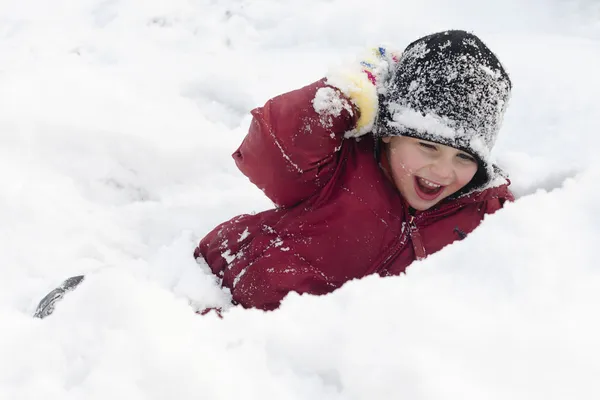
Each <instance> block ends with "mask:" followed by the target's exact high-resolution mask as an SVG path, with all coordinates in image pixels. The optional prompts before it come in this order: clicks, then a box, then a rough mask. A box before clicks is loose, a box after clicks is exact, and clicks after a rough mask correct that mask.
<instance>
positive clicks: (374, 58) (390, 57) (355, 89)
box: [327, 47, 399, 137]
mask: <svg viewBox="0 0 600 400" xmlns="http://www.w3.org/2000/svg"><path fill="white" fill-rule="evenodd" d="M398 58H399V55H398V54H397V53H394V52H391V51H388V50H387V49H386V48H384V47H377V48H372V49H370V50H369V52H368V53H367V54H366V55H365V57H362V59H359V60H358V62H357V63H356V64H355V65H352V66H350V67H349V68H344V69H338V70H336V71H333V72H331V73H330V74H329V75H328V76H327V84H328V85H331V86H334V87H336V88H338V89H339V90H341V91H342V93H344V95H346V96H347V97H348V98H349V99H350V100H351V101H352V102H353V103H354V105H356V107H357V108H358V110H359V112H360V116H359V118H358V120H357V123H356V126H355V127H354V129H353V130H351V131H349V132H346V134H345V136H346V137H358V136H362V135H364V134H366V133H368V132H370V131H371V130H372V129H373V124H374V123H375V118H376V117H377V111H378V108H379V107H378V106H379V100H378V92H379V90H380V89H381V86H382V83H383V82H385V80H386V79H387V76H388V74H389V72H390V69H391V67H392V66H393V65H394V64H395V63H396V62H397V61H398Z"/></svg>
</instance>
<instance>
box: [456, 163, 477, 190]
mask: <svg viewBox="0 0 600 400" xmlns="http://www.w3.org/2000/svg"><path fill="white" fill-rule="evenodd" d="M476 172H477V165H469V166H463V167H461V168H460V169H458V171H457V173H456V177H457V184H459V185H460V186H461V187H462V186H465V185H466V184H467V183H469V182H471V179H473V177H474V176H475V173H476Z"/></svg>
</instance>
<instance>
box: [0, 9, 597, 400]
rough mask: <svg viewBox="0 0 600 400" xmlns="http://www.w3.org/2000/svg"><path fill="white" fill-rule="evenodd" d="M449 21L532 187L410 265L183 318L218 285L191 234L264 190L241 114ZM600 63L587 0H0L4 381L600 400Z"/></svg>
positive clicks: (25, 393) (506, 151)
mask: <svg viewBox="0 0 600 400" xmlns="http://www.w3.org/2000/svg"><path fill="white" fill-rule="evenodd" d="M445 29H465V30H470V31H474V32H475V33H476V34H478V35H480V36H481V37H482V39H483V40H484V41H485V42H486V43H487V44H488V45H489V46H490V47H491V48H492V49H493V50H494V51H495V52H496V53H497V54H498V56H499V57H500V59H501V60H502V62H503V63H504V65H505V66H506V68H507V70H508V72H509V73H510V75H511V77H512V80H513V84H514V90H513V95H512V99H511V104H510V105H509V108H508V111H507V114H506V118H505V123H504V127H503V129H502V131H501V133H500V136H499V139H498V142H497V144H496V148H495V151H494V154H495V157H496V161H497V162H498V164H499V165H500V166H501V167H503V168H504V169H505V170H506V171H508V172H509V173H510V175H511V180H512V188H513V190H514V192H515V194H516V195H517V196H518V200H517V201H516V202H515V203H513V204H510V205H508V206H507V207H506V208H505V209H504V210H502V211H501V212H498V213H496V214H494V215H492V216H490V217H488V218H486V219H485V221H484V222H483V223H482V225H481V226H480V227H479V228H478V229H477V230H476V231H475V232H473V233H472V234H471V235H469V237H467V238H466V239H465V240H463V241H461V242H458V243H456V244H453V245H451V246H449V247H447V248H446V249H444V250H443V251H441V252H439V253H437V254H434V255H433V256H430V257H428V258H427V259H426V260H423V261H420V262H415V263H414V264H413V265H412V266H411V267H410V268H409V270H408V273H407V274H406V275H403V276H401V277H393V278H385V279H382V278H379V277H376V276H371V277H368V278H365V279H362V280H360V281H353V282H350V283H348V284H347V285H345V286H344V287H343V288H342V289H340V290H338V291H336V292H334V293H333V294H331V295H327V296H322V297H313V296H299V295H297V294H292V295H289V296H288V297H287V298H286V300H285V301H284V302H283V304H282V306H281V308H280V309H279V310H277V311H275V312H269V313H265V312H262V311H258V310H244V309H242V308H240V307H231V308H229V309H228V310H226V311H225V312H224V318H223V319H219V318H218V317H217V316H216V315H215V314H214V313H211V314H209V315H206V316H200V315H197V314H195V313H194V311H195V310H199V309H203V308H204V307H207V306H220V305H221V306H223V305H227V304H228V302H229V297H228V294H227V293H226V292H225V291H222V290H221V289H220V288H219V286H218V283H217V281H216V280H215V279H214V277H213V276H212V275H211V274H210V273H209V272H208V271H207V267H206V266H205V265H199V264H197V263H196V261H195V260H194V259H193V256H192V252H193V249H194V247H195V245H196V243H197V241H198V240H199V239H200V238H201V237H202V236H203V235H204V234H206V233H207V232H208V231H209V230H210V229H212V228H213V227H214V226H216V225H217V224H218V223H220V222H222V221H224V220H226V219H229V218H231V217H233V216H234V215H236V214H240V213H244V212H255V211H261V210H264V209H266V208H269V207H270V206H271V204H270V203H269V201H268V200H267V199H266V198H265V197H264V195H263V193H262V192H261V191H260V190H258V189H256V188H254V187H253V186H252V185H251V184H250V183H249V182H248V181H247V179H246V178H245V177H244V176H242V174H241V173H239V172H238V171H237V170H236V168H235V166H234V163H233V161H232V159H231V158H230V154H231V153H232V152H233V151H234V150H235V149H236V147H237V145H238V144H239V143H240V141H241V140H242V138H243V136H244V135H245V132H246V129H247V127H248V125H249V122H250V117H249V111H250V110H251V109H252V108H253V107H255V106H258V105H261V104H262V103H264V101H266V100H267V99H268V98H270V97H272V96H274V95H277V94H279V93H282V92H284V91H287V90H291V89H294V88H298V87H300V86H303V85H305V84H308V83H310V82H312V81H314V80H317V79H319V78H320V77H322V76H323V75H324V74H325V73H326V72H327V70H328V69H329V67H330V66H331V65H333V64H335V63H338V62H339V61H340V60H343V59H352V58H353V55H355V54H358V53H359V52H360V51H362V50H363V49H364V48H366V47H370V46H373V45H377V44H380V43H393V44H394V47H397V48H403V47H404V46H405V45H407V44H408V43H409V42H411V41H412V40H414V39H416V38H418V37H420V36H423V35H425V34H428V33H432V32H435V31H441V30H445ZM598 71H600V7H598V5H597V2H595V1H591V0H590V1H584V0H573V1H563V0H504V1H502V2H499V1H483V0H457V1H454V2H447V1H445V0H423V1H419V2H416V1H407V0H371V1H368V2H365V1H359V0H303V1H297V0H223V1H199V0H170V1H158V0H55V1H43V0H18V1H17V0H5V1H2V2H1V3H0V177H1V182H2V184H1V185H0V221H2V224H0V246H1V247H0V249H1V250H0V265H1V268H0V327H1V329H0V399H11V400H13V399H14V400H17V399H18V400H21V399H36V400H37V399H45V400H50V399H109V398H114V399H128V400H138V399H178V400H185V399H198V398H204V399H332V400H342V399H343V400H355V399H390V398H401V399H411V400H420V399H423V400H425V399H427V400H431V399H489V400H493V399H527V400H531V399H544V400H551V399H566V398H569V399H570V398H574V399H598V398H600V380H599V379H598V376H599V375H600V342H599V341H598V337H600V321H599V320H598V317H597V307H598V304H600V264H599V263H598V254H597V250H598V243H600V183H599V182H600V161H598V157H597V153H598V151H599V149H600V113H599V112H598V110H599V105H598V99H599V98H600V79H598ZM78 274H86V275H87V279H86V280H85V281H84V282H83V283H82V285H81V286H80V287H79V288H78V289H77V290H76V291H74V292H72V293H69V294H68V295H67V296H65V298H64V300H63V301H62V302H61V303H59V305H58V306H57V309H56V311H55V313H54V314H53V315H52V316H51V317H49V318H47V319H44V320H39V319H33V318H31V314H32V313H33V311H34V310H35V307H36V305H37V302H38V301H39V300H40V299H41V297H43V295H45V294H46V293H47V292H48V291H50V290H51V289H53V288H54V287H55V286H57V285H59V284H60V283H61V282H62V281H63V280H64V279H65V278H67V277H69V276H73V275H78Z"/></svg>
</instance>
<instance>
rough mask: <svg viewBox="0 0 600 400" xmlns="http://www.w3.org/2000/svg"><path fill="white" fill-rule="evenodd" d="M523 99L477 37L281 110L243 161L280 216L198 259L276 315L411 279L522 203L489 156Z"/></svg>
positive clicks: (333, 82)
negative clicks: (414, 268) (513, 203)
mask: <svg viewBox="0 0 600 400" xmlns="http://www.w3.org/2000/svg"><path fill="white" fill-rule="evenodd" d="M510 90H511V82H510V79H509V77H508V75H507V74H506V72H505V71H504V68H503V67H502V65H501V64H500V62H499V61H498V59H497V58H496V56H495V55H494V54H493V53H492V52H491V51H490V50H489V49H488V48H487V47H486V46H485V44H484V43H483V42H481V40H480V39H479V38H478V37H476V36H474V35H472V34H469V33H467V32H464V31H447V32H441V33H436V34H433V35H430V36H426V37H423V38H421V39H418V40H417V41H415V42H413V43H412V44H410V45H409V46H408V47H407V48H406V50H405V51H404V52H403V53H402V55H401V56H400V57H396V56H394V55H392V54H388V53H386V51H385V50H384V49H378V50H377V58H375V59H374V60H371V61H369V62H364V63H362V70H360V71H356V72H355V73H353V72H346V73H343V74H341V73H338V74H336V75H332V76H330V77H328V78H327V79H323V80H320V81H318V82H315V83H313V84H311V85H308V86H306V87H304V88H301V89H299V90H295V91H292V92H289V93H285V94H283V95H280V96H277V97H275V98H273V99H271V100H269V101H268V102H267V103H266V104H265V105H264V106H263V107H261V108H257V109H255V110H253V111H252V115H253V117H254V118H253V120H252V123H251V125H250V128H249V132H248V135H247V136H246V138H245V139H244V141H243V143H242V144H241V146H240V148H239V149H238V150H237V151H236V152H235V153H234V154H233V158H234V159H235V162H236V164H237V166H238V168H239V169H240V170H241V171H242V173H244V174H245V175H246V176H247V177H248V178H249V179H250V180H251V181H252V182H253V183H254V184H255V185H256V186H257V187H259V188H260V189H262V190H263V191H264V193H265V194H266V195H267V196H268V197H269V198H270V199H271V200H272V201H273V202H274V203H275V204H276V205H277V208H275V209H272V210H268V211H264V212H261V213H258V214H255V215H241V216H238V217H235V218H233V219H232V220H230V221H227V222H225V223H223V224H221V225H219V226H218V227H216V228H215V229H214V230H213V231H212V232H210V233H209V234H208V235H207V236H206V237H205V238H203V239H202V240H201V241H200V244H199V246H198V248H197V249H196V251H195V253H194V256H195V257H196V258H197V259H200V258H202V259H204V260H206V262H207V263H208V265H209V267H210V268H211V270H212V271H213V273H215V274H216V275H217V276H218V277H219V278H220V279H222V284H223V286H225V287H228V288H229V289H231V293H232V296H233V301H234V304H238V303H239V304H241V305H242V306H244V307H257V308H261V309H264V310H273V309H275V308H277V307H278V306H279V303H280V301H281V300H282V299H283V298H284V297H285V295H286V294H287V293H289V292H290V291H295V292H298V293H311V294H317V295H320V294H325V293H329V292H332V291H333V290H335V289H337V288H339V287H341V286H342V285H343V284H344V283H345V282H347V281H349V280H351V279H356V278H361V277H364V276H366V275H370V274H375V273H376V274H379V275H381V276H388V275H399V274H400V273H402V272H404V271H405V269H406V268H407V267H408V266H409V265H410V264H411V263H412V262H413V261H415V260H419V259H423V258H425V257H427V255H429V254H432V253H434V252H436V251H438V250H440V249H442V248H443V247H444V246H446V245H448V244H450V243H452V242H454V241H455V240H460V239H463V238H464V237H465V236H466V235H467V234H468V233H469V232H471V231H472V230H473V229H475V228H476V227H477V226H478V225H479V224H480V222H481V220H482V219H483V218H484V215H485V214H489V213H493V212H495V211H496V210H498V209H500V208H501V207H502V206H503V204H504V202H505V201H507V200H513V196H512V194H511V193H510V191H509V190H508V184H509V182H508V180H507V179H505V178H504V176H503V174H502V173H501V171H500V170H499V169H498V168H497V167H495V166H494V165H492V164H491V162H490V154H489V152H490V150H491V149H492V146H493V144H494V141H495V139H496V136H497V134H498V131H499V128H500V124H501V121H502V117H503V114H504V111H505V108H506V104H507V101H508V98H509V97H510Z"/></svg>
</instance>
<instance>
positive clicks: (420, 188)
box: [415, 176, 445, 201]
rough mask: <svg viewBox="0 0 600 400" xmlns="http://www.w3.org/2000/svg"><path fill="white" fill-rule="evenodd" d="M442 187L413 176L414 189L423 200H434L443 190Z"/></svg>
mask: <svg viewBox="0 0 600 400" xmlns="http://www.w3.org/2000/svg"><path fill="white" fill-rule="evenodd" d="M444 188H445V186H443V185H440V184H438V183H435V182H432V181H430V180H427V179H425V178H421V177H420V176H415V191H416V192H417V195H418V196H419V197H420V198H422V199H423V200H427V201H430V200H434V199H435V198H437V197H438V196H439V195H440V194H441V193H442V192H443V191H444Z"/></svg>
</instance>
